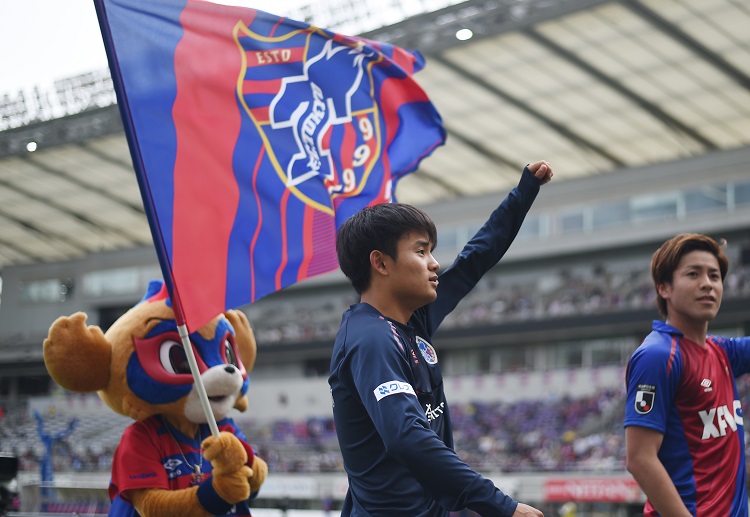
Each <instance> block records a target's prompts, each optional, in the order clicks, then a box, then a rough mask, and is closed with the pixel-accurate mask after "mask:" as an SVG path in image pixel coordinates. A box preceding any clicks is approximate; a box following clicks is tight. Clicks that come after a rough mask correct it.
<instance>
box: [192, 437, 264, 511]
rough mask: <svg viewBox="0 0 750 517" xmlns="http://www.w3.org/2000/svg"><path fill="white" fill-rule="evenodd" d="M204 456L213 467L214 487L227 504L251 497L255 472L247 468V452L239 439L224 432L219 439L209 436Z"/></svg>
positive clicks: (204, 443) (205, 442) (204, 441)
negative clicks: (249, 479)
mask: <svg viewBox="0 0 750 517" xmlns="http://www.w3.org/2000/svg"><path fill="white" fill-rule="evenodd" d="M203 455H204V456H205V458H206V459H207V460H208V461H210V462H211V466H212V467H213V474H212V478H213V486H214V490H216V493H217V494H219V496H220V497H221V498H222V499H224V500H225V501H226V502H228V503H231V504H235V503H239V502H240V501H244V500H246V499H247V498H248V497H250V483H249V482H248V478H250V477H252V475H253V471H252V470H251V469H250V467H248V466H246V465H245V463H247V452H245V448H244V447H243V446H242V444H241V443H240V440H239V438H237V437H236V436H234V435H233V434H232V433H228V432H226V431H223V432H221V433H219V437H218V438H216V437H214V436H209V437H208V438H206V439H205V440H203Z"/></svg>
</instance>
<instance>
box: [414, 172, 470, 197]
mask: <svg viewBox="0 0 750 517" xmlns="http://www.w3.org/2000/svg"><path fill="white" fill-rule="evenodd" d="M417 174H419V177H420V178H421V179H423V180H427V181H428V182H430V183H432V184H434V185H437V186H438V187H440V188H441V189H443V190H444V191H445V192H447V193H448V194H449V195H450V196H451V197H460V196H463V195H465V192H461V191H460V190H459V189H457V188H456V187H454V186H453V185H451V184H450V183H448V182H447V181H445V180H444V179H442V178H440V177H438V176H435V175H434V174H432V173H430V172H429V171H428V170H426V169H425V167H424V166H422V165H420V166H419V172H418V173H417Z"/></svg>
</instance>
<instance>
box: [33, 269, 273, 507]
mask: <svg viewBox="0 0 750 517" xmlns="http://www.w3.org/2000/svg"><path fill="white" fill-rule="evenodd" d="M190 342H191V345H192V347H193V350H194V353H195V357H196V362H197V363H198V369H199V372H200V376H201V379H202V381H203V384H204V386H205V389H206V393H207V395H208V398H209V402H210V405H211V410H212V412H213V415H214V418H215V419H216V421H217V425H218V428H219V430H220V433H219V436H218V437H215V436H212V435H211V431H210V429H209V426H208V424H207V418H206V415H205V413H204V412H203V409H202V406H201V404H200V399H199V398H198V393H197V391H196V388H195V384H194V379H193V375H192V373H191V371H190V367H189V364H188V361H187V357H186V355H185V350H184V349H183V346H182V344H181V340H180V336H179V334H178V331H177V323H176V321H175V316H174V312H173V310H172V304H171V301H170V299H169V295H168V293H167V290H166V288H165V286H164V284H163V282H161V281H154V282H151V284H150V285H149V288H148V291H147V292H146V295H145V296H144V297H143V299H142V300H141V302H140V303H138V304H137V305H136V306H135V307H133V308H132V309H130V310H129V311H128V312H126V313H125V314H124V315H123V316H122V317H120V318H119V319H118V320H117V321H116V322H115V323H114V324H113V325H112V326H111V327H110V328H109V329H108V330H107V332H106V333H103V332H102V331H101V329H100V328H99V327H97V326H87V325H86V314H84V313H81V312H79V313H76V314H74V315H72V316H69V317H67V316H65V317H61V318H58V319H57V320H56V321H55V322H54V323H53V324H52V326H51V327H50V331H49V335H48V337H47V339H45V341H44V361H45V364H46V366H47V370H48V371H49V373H50V375H51V376H52V378H53V379H54V380H55V381H56V382H57V383H58V384H60V385H61V386H62V387H64V388H66V389H69V390H72V391H78V392H92V391H97V392H98V393H99V396H100V397H101V398H102V400H104V402H106V403H107V405H108V406H109V407H110V408H112V409H113V410H114V411H116V412H117V413H120V414H122V415H126V416H129V417H130V418H133V419H134V420H135V422H134V423H133V424H132V425H130V426H129V427H128V428H127V429H126V430H125V432H124V433H123V436H122V438H121V440H120V443H119V445H118V447H117V450H116V451H115V455H114V459H113V464H112V478H111V483H110V487H109V493H110V498H111V500H112V506H111V510H110V515H117V516H124V515H127V516H131V515H132V516H135V515H141V516H144V517H149V516H159V517H165V516H166V517H169V516H173V515H174V516H206V515H251V513H250V504H249V501H250V500H252V498H254V497H255V496H256V495H257V493H258V491H259V490H260V486H261V485H262V483H263V481H264V480H265V478H266V475H267V471H268V468H267V466H266V464H265V462H264V461H263V460H262V459H260V458H259V457H257V456H256V455H255V453H254V451H253V449H252V447H251V446H250V445H249V443H248V442H247V439H246V437H245V435H244V434H243V433H242V431H241V429H239V427H238V426H237V425H236V424H235V423H234V421H233V420H232V418H231V417H230V416H229V413H230V411H232V409H238V410H240V411H245V410H246V409H247V406H248V399H247V389H248V383H249V379H248V371H250V370H251V369H252V367H253V365H254V364H255V357H256V351H257V347H256V343H255V337H254V334H253V331H252V328H251V327H250V323H249V322H248V320H247V318H246V317H245V315H244V314H243V313H242V312H240V311H237V310H230V311H227V312H225V313H224V314H221V315H219V316H217V317H215V318H214V319H213V320H211V321H210V322H209V323H208V324H206V325H205V326H203V327H202V328H201V329H199V330H197V331H195V332H193V333H192V334H190Z"/></svg>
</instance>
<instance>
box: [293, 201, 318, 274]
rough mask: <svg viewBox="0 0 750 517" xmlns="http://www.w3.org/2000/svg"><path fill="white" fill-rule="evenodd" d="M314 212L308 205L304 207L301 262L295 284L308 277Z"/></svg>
mask: <svg viewBox="0 0 750 517" xmlns="http://www.w3.org/2000/svg"><path fill="white" fill-rule="evenodd" d="M315 212H316V210H315V209H314V208H313V207H311V206H310V205H307V204H306V205H305V215H304V216H303V218H302V224H303V228H302V254H303V255H302V262H301V263H300V265H299V269H298V270H297V282H299V281H300V280H304V279H305V278H307V276H308V268H309V267H310V261H311V260H312V258H313V252H314V251H315V250H314V249H313V217H314V215H315Z"/></svg>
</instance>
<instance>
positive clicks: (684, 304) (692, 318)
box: [659, 250, 724, 324]
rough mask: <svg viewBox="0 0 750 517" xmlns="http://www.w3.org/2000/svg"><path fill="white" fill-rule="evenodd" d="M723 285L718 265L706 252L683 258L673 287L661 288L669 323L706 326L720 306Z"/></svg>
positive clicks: (675, 272) (673, 279) (678, 266)
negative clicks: (703, 324)
mask: <svg viewBox="0 0 750 517" xmlns="http://www.w3.org/2000/svg"><path fill="white" fill-rule="evenodd" d="M723 293H724V285H723V284H722V280H721V271H720V270H719V261H718V260H717V259H716V257H715V256H714V255H713V254H711V253H709V252H707V251H700V250H696V251H691V252H690V253H687V254H685V255H683V257H682V259H680V262H679V264H678V265H677V269H675V271H674V274H673V275H672V283H671V284H661V285H660V286H659V294H660V295H661V297H662V298H664V299H665V300H666V302H667V313H668V319H669V320H670V321H673V322H675V323H680V322H683V321H684V322H692V323H693V324H695V323H707V322H709V321H711V320H713V319H714V318H715V317H716V314H717V313H718V312H719V307H720V306H721V297H722V295H723Z"/></svg>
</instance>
